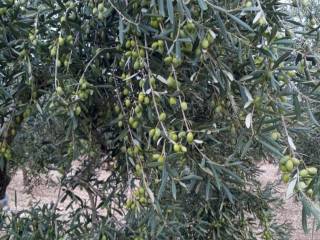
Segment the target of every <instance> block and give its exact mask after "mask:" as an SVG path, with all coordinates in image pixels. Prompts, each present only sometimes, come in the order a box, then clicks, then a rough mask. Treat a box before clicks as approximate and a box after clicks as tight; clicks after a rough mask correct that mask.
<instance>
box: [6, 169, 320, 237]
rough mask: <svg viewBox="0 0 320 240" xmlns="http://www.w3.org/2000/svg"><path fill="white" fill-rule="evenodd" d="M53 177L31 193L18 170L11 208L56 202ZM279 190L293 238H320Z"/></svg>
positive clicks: (273, 177)
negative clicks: (305, 229) (306, 229)
mask: <svg viewBox="0 0 320 240" xmlns="http://www.w3.org/2000/svg"><path fill="white" fill-rule="evenodd" d="M260 169H261V170H262V171H263V173H262V175H261V176H260V181H261V182H262V184H267V183H268V182H275V181H279V179H280V174H279V172H278V168H277V166H275V165H272V164H269V163H263V164H261V167H260ZM51 178H52V180H53V181H51V182H52V184H49V185H48V181H46V184H39V185H37V187H36V188H34V189H33V190H32V192H31V193H27V192H26V191H25V188H24V185H23V176H22V171H18V172H17V173H16V174H15V176H14V177H13V179H12V181H11V183H10V185H9V188H8V195H9V204H10V208H11V210H21V209H27V208H29V207H30V206H31V205H33V204H35V203H37V202H40V203H51V202H56V201H57V198H58V193H59V188H58V187H57V186H55V184H54V182H57V180H56V175H55V174H52V175H51ZM277 190H278V192H279V197H281V198H283V200H284V202H285V204H284V206H283V208H282V209H279V210H278V211H277V212H278V214H277V217H278V219H279V221H280V222H284V221H287V222H289V223H291V224H292V227H293V229H294V231H293V234H292V240H320V232H315V233H309V234H307V235H305V234H304V233H303V230H302V227H301V205H300V204H299V203H297V202H296V201H295V200H294V199H293V198H290V199H286V185H284V184H280V185H279V186H278V187H277ZM79 194H82V196H83V198H84V199H87V194H86V193H84V192H82V193H81V192H79ZM15 196H16V199H15Z"/></svg>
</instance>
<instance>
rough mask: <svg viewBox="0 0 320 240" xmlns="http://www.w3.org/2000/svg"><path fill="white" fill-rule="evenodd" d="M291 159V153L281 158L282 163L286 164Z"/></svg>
mask: <svg viewBox="0 0 320 240" xmlns="http://www.w3.org/2000/svg"><path fill="white" fill-rule="evenodd" d="M289 159H290V156H289V155H286V156H283V157H282V158H281V159H280V164H282V165H285V164H286V162H287V161H288V160H289Z"/></svg>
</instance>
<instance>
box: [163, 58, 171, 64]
mask: <svg viewBox="0 0 320 240" xmlns="http://www.w3.org/2000/svg"><path fill="white" fill-rule="evenodd" d="M164 63H165V64H168V65H169V64H171V63H172V57H171V56H167V57H165V58H164Z"/></svg>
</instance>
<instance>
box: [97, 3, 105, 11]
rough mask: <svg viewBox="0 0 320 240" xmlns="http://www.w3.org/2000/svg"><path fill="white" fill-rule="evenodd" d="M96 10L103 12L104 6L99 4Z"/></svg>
mask: <svg viewBox="0 0 320 240" xmlns="http://www.w3.org/2000/svg"><path fill="white" fill-rule="evenodd" d="M98 10H99V11H100V12H101V11H103V10H104V4H103V3H99V4H98Z"/></svg>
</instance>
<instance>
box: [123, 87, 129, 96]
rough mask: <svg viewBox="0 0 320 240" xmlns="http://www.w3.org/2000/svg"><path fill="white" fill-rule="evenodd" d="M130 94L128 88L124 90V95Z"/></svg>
mask: <svg viewBox="0 0 320 240" xmlns="http://www.w3.org/2000/svg"><path fill="white" fill-rule="evenodd" d="M128 94H129V89H128V88H125V89H123V95H124V96H127V95H128Z"/></svg>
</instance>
